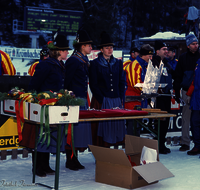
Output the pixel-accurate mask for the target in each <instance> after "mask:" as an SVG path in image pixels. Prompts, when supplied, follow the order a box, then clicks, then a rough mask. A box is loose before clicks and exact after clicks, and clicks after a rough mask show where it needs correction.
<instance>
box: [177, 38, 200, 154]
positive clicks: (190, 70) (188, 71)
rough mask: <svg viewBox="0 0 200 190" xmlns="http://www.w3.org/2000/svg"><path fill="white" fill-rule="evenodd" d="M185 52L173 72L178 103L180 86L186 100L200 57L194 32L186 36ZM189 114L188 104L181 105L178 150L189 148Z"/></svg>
mask: <svg viewBox="0 0 200 190" xmlns="http://www.w3.org/2000/svg"><path fill="white" fill-rule="evenodd" d="M186 45H187V52H185V53H183V54H181V55H180V56H179V59H178V63H177V66H176V69H175V72H174V83H173V89H174V90H175V96H176V97H175V100H176V101H177V103H180V100H179V98H180V90H181V88H182V99H183V100H184V101H185V102H187V95H186V92H187V91H188V88H189V86H190V84H191V82H192V79H193V75H194V69H195V67H196V63H197V60H198V59H199V58H200V53H199V51H198V47H199V45H198V39H197V38H196V36H195V35H194V34H189V35H187V36H186ZM190 115H191V111H190V109H189V104H188V103H186V105H184V106H183V109H182V136H181V147H180V148H179V150H180V151H187V150H189V149H190V134H189V131H190Z"/></svg>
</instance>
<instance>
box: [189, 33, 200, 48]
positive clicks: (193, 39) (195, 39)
mask: <svg viewBox="0 0 200 190" xmlns="http://www.w3.org/2000/svg"><path fill="white" fill-rule="evenodd" d="M192 42H198V40H197V37H196V36H195V35H194V34H188V35H187V36H186V45H187V46H189V45H190V44H191V43H192Z"/></svg>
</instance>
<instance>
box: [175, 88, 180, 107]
mask: <svg viewBox="0 0 200 190" xmlns="http://www.w3.org/2000/svg"><path fill="white" fill-rule="evenodd" d="M174 99H175V100H176V102H177V103H178V104H180V91H179V90H178V91H176V90H175V98H174Z"/></svg>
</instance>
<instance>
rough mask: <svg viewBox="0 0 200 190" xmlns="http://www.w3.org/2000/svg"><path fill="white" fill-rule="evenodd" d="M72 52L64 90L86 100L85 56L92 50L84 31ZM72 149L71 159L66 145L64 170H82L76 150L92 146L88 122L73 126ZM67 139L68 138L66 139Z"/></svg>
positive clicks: (80, 31)
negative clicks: (74, 153)
mask: <svg viewBox="0 0 200 190" xmlns="http://www.w3.org/2000/svg"><path fill="white" fill-rule="evenodd" d="M73 46H74V52H73V54H72V55H71V57H70V58H69V59H67V61H66V63H65V68H66V69H65V85H64V87H65V89H67V90H70V91H73V93H74V94H75V96H76V97H80V98H84V99H85V100H87V91H88V77H89V71H88V68H89V60H88V57H87V55H88V54H90V53H91V50H92V40H91V39H90V37H89V36H88V34H87V32H86V31H85V30H79V31H78V32H77V37H76V40H75V41H74V43H73ZM87 109H88V103H87V101H86V104H85V106H80V110H87ZM73 134H74V147H75V152H76V156H75V155H73V157H72V147H71V146H69V145H66V159H67V161H66V168H69V169H70V170H78V169H84V168H85V167H84V166H83V165H82V164H80V162H79V161H78V152H77V151H78V150H79V151H80V152H82V151H84V150H85V149H86V148H88V144H92V135H91V124H90V122H80V123H78V124H74V129H73ZM67 138H68V137H67Z"/></svg>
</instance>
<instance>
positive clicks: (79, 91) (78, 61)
mask: <svg viewBox="0 0 200 190" xmlns="http://www.w3.org/2000/svg"><path fill="white" fill-rule="evenodd" d="M92 43H93V41H92V40H91V39H90V37H89V35H88V34H87V32H86V31H85V30H79V31H78V32H77V36H76V39H75V40H74V43H73V47H74V51H73V53H72V55H71V56H70V57H69V58H68V59H67V55H68V50H70V48H69V46H68V41H67V40H66V36H64V35H62V34H59V33H57V34H56V35H55V36H54V39H53V41H52V42H50V43H48V46H47V47H48V57H45V59H43V60H42V59H41V60H40V61H39V62H38V63H36V64H34V65H33V66H32V67H31V68H30V69H29V71H30V72H29V73H30V75H32V78H31V81H30V84H29V90H35V91H37V92H38V93H39V92H44V91H49V90H51V91H53V92H58V91H59V90H61V89H67V90H68V91H73V93H74V94H75V96H76V97H80V98H84V99H87V91H88V80H90V83H89V85H90V89H91V91H92V94H93V97H92V101H91V108H94V109H103V108H105V109H107V108H113V107H119V108H122V99H123V96H124V89H125V74H124V70H123V63H122V60H118V59H116V58H115V57H113V55H112V54H113V47H114V43H113V41H112V39H111V38H110V35H109V34H108V33H106V32H102V34H101V41H100V44H99V49H100V53H99V54H98V57H97V58H96V59H94V60H93V61H91V62H90V61H89V60H88V57H87V55H88V54H90V53H91V50H92ZM42 53H43V52H41V54H42ZM66 59H67V61H66V62H65V60H66ZM63 61H64V62H65V63H64V62H63ZM35 65H36V66H35ZM87 109H88V102H87V101H86V103H85V105H84V106H80V110H87ZM93 124H94V125H95V126H93V127H91V123H90V122H81V123H77V124H74V130H73V135H74V147H75V153H76V154H74V152H73V151H72V147H71V145H69V144H67V143H66V142H67V139H68V135H66V138H64V139H63V141H62V143H61V151H62V152H66V165H65V166H66V168H69V169H71V170H75V171H76V170H79V169H84V168H85V167H84V166H83V165H82V164H81V163H80V162H79V160H78V151H80V152H81V151H84V150H85V149H87V148H88V144H95V145H99V146H104V147H109V146H111V145H115V144H116V143H119V144H122V143H124V138H125V133H126V132H125V131H126V130H125V123H124V121H123V120H119V121H112V122H110V121H109V122H99V123H93ZM26 125H32V124H30V123H25V125H24V129H23V136H28V134H29V135H30V130H28V128H29V129H30V128H31V127H30V126H29V127H26ZM32 128H33V126H32ZM62 130H64V126H63V129H62ZM26 131H27V132H26ZM34 131H35V129H34ZM52 135H53V136H56V131H54V132H52ZM22 141H24V142H23V143H20V144H21V145H22V144H23V146H26V144H27V145H28V144H29V142H28V141H29V140H27V141H26V142H25V139H23V140H22ZM41 142H42V141H41ZM53 144H54V141H53V140H52V142H51V144H50V146H48V147H47V146H46V144H42V143H39V144H38V145H37V158H36V175H38V176H41V177H45V176H46V175H51V174H54V173H55V171H54V170H52V169H51V168H50V165H49V159H50V156H49V155H50V153H55V152H56V149H55V146H53ZM27 147H28V146H27ZM33 156H34V151H33Z"/></svg>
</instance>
